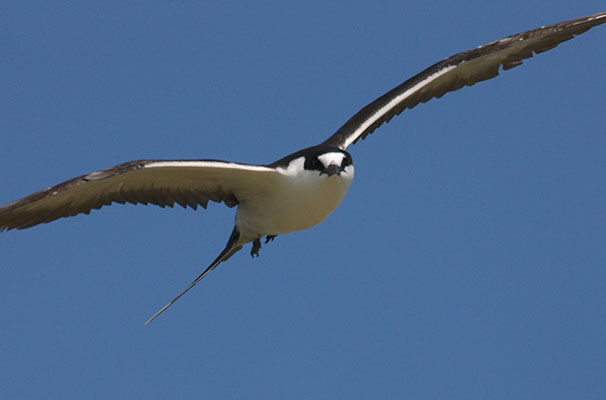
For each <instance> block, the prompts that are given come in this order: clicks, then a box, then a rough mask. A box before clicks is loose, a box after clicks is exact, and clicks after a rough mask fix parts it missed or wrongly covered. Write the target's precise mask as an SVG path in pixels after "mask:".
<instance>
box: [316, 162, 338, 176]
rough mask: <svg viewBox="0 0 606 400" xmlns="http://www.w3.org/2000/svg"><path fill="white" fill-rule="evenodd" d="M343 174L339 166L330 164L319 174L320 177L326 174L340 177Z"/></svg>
mask: <svg viewBox="0 0 606 400" xmlns="http://www.w3.org/2000/svg"><path fill="white" fill-rule="evenodd" d="M341 172H343V168H342V167H341V166H340V165H336V164H330V165H329V166H328V167H327V168H326V169H325V170H324V171H322V172H320V175H322V174H326V175H328V176H333V175H334V174H337V175H341Z"/></svg>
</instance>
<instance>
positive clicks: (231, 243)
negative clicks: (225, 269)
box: [145, 227, 242, 325]
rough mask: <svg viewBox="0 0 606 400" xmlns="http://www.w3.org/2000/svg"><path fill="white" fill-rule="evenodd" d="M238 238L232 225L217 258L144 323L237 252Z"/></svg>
mask: <svg viewBox="0 0 606 400" xmlns="http://www.w3.org/2000/svg"><path fill="white" fill-rule="evenodd" d="M239 238H240V232H238V228H237V227H234V230H233V231H232V232H231V236H230V237H229V240H228V241H227V245H225V248H224V249H223V251H222V252H221V253H220V254H219V255H218V256H217V258H215V260H214V261H213V262H212V263H211V264H210V265H209V266H208V268H206V269H205V270H204V272H202V273H201V274H200V276H199V277H197V278H196V279H195V280H194V281H193V282H192V283H191V284H190V285H189V286H188V287H187V288H186V289H185V290H184V291H182V292H181V293H179V295H178V296H177V297H175V298H174V299H172V301H171V302H170V303H168V304H167V305H165V306H164V307H162V309H161V310H160V311H158V312H157V313H155V314H154V316H153V317H151V318H150V319H148V320H147V321H145V325H147V324H149V323H150V322H152V321H153V320H154V319H155V318H156V317H157V316H158V315H160V314H162V313H163V312H164V311H166V309H167V308H168V307H170V306H172V305H173V304H174V303H175V302H176V301H177V300H179V299H180V298H181V296H183V295H184V294H185V293H187V292H188V291H189V289H191V288H193V287H194V286H196V283H198V282H200V281H201V280H202V278H204V277H205V276H206V274H208V273H209V272H210V271H212V270H213V269H215V267H216V266H217V265H219V264H221V263H222V262H223V261H225V260H227V259H228V258H229V257H231V256H232V255H233V254H234V253H235V252H237V251H238V250H240V249H241V248H242V246H241V245H240V246H236V244H237V243H238V239H239Z"/></svg>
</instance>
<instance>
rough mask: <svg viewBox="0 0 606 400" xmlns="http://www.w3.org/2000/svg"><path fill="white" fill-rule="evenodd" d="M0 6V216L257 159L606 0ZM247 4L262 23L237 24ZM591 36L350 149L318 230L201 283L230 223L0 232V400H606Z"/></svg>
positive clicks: (169, 214) (596, 38)
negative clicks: (165, 162) (29, 205)
mask: <svg viewBox="0 0 606 400" xmlns="http://www.w3.org/2000/svg"><path fill="white" fill-rule="evenodd" d="M7 3H8V2H5V3H3V5H2V6H0V38H1V39H0V46H1V49H0V52H1V53H2V62H1V63H0V87H1V88H2V89H1V91H2V94H1V96H0V108H1V110H2V111H1V113H2V118H0V132H1V134H0V135H1V139H2V140H1V144H0V184H1V187H2V190H1V191H0V203H2V204H5V203H8V202H10V201H13V200H15V199H17V198H20V197H23V196H25V195H27V194H30V193H32V192H34V191H37V190H40V189H42V188H45V187H47V186H50V185H52V184H56V183H58V182H61V181H63V180H66V179H69V178H72V177H74V176H77V175H80V174H83V173H88V172H91V171H95V170H98V169H101V168H105V167H109V166H112V165H115V164H118V163H121V162H124V161H129V160H132V159H143V158H163V159H171V158H216V159H227V160H234V161H240V162H251V163H267V162H272V161H275V160H276V159H278V158H280V157H282V156H283V155H285V154H288V153H290V152H293V151H295V150H298V149H300V148H302V147H305V146H309V145H313V144H316V143H319V142H320V141H323V140H324V139H325V138H326V137H327V136H329V135H330V134H332V133H333V132H334V131H335V130H336V129H337V128H338V127H339V126H340V125H341V124H342V123H343V122H344V121H345V120H347V118H349V117H350V116H351V115H352V114H353V113H355V112H356V111H357V110H358V109H360V108H361V107H362V106H364V105H365V104H367V103H368V102H370V101H371V100H372V99H374V98H375V97H377V96H379V95H381V94H382V93H384V92H385V91H387V90H389V89H391V88H392V87H394V86H395V85H397V84H399V83H400V82H402V81H404V80H405V79H407V78H408V77H410V76H411V75H413V74H415V73H417V72H419V71H420V70H422V69H424V68H426V67H427V66H429V65H430V64H433V63H434V62H436V61H438V60H440V59H442V58H445V57H447V56H450V55H452V54H454V53H457V52H459V51H463V50H466V49H468V48H472V47H475V46H477V45H480V44H483V43H486V42H489V41H492V40H495V39H498V38H501V37H503V36H506V35H509V34H513V33H516V32H519V31H524V30H527V29H531V28H535V27H538V26H541V25H545V24H549V23H554V22H559V21H562V20H566V19H570V18H575V17H580V16H583V15H587V14H592V13H595V12H599V11H604V3H603V1H589V0H578V1H574V2H571V1H554V0H550V1H532V2H529V1H508V2H485V1H469V2H461V1H456V2H447V1H428V2H411V1H394V2H382V1H373V2H367V3H366V2H350V1H348V2H333V3H328V4H327V3H326V2H304V3H300V4H296V5H293V4H289V3H287V2H254V3H253V2H250V3H248V2H208V1H205V2H188V1H172V2H128V4H123V2H115V3H112V2H64V3H62V4H61V5H58V4H56V3H53V5H50V4H49V3H48V2H27V1H23V2H13V4H7ZM253 4H254V5H253ZM605 42H606V29H604V27H603V26H602V27H598V28H596V29H594V30H592V31H590V32H587V33H586V34H584V35H582V36H580V37H578V38H576V39H575V40H573V41H570V42H567V43H564V44H563V45H561V46H560V47H558V48H557V49H555V50H553V51H550V52H548V53H544V54H541V55H540V56H538V57H536V58H534V59H531V60H528V61H527V62H526V63H525V64H524V66H522V67H520V68H516V69H514V70H512V71H508V72H506V73H504V74H502V75H501V76H500V77H499V78H498V79H495V80H491V81H489V82H484V83H482V84H478V85H476V86H474V87H473V88H467V89H464V90H461V91H459V92H456V93H452V94H448V95H446V96H445V97H444V98H443V99H441V100H437V101H435V100H434V101H431V102H430V103H428V104H424V105H421V106H419V107H417V108H415V109H414V110H412V111H406V112H405V113H403V114H402V115H401V116H400V117H398V118H395V119H394V120H393V121H392V122H391V123H389V124H387V125H385V126H383V127H382V128H380V129H379V130H378V131H376V132H375V133H374V134H373V135H372V136H371V137H370V138H368V139H367V140H366V141H364V142H361V143H358V144H356V145H354V146H353V147H351V148H350V152H351V154H352V156H353V159H354V164H355V165H356V178H355V181H354V184H353V185H352V188H351V189H350V191H349V193H348V195H347V197H346V199H345V201H344V202H343V204H342V205H341V206H340V207H339V208H338V209H337V210H336V211H335V213H334V214H333V215H331V216H330V217H329V218H328V219H327V220H326V221H325V222H324V223H322V224H321V225H319V226H317V227H315V228H313V229H311V230H308V231H305V232H300V233H297V234H290V235H284V236H280V237H278V238H277V239H276V240H275V241H274V242H273V243H271V244H269V245H267V246H264V247H263V249H262V250H261V257H259V258H255V259H254V260H253V259H251V258H250V256H249V255H248V250H247V251H243V252H240V253H238V254H237V255H236V256H234V257H233V258H232V259H230V260H229V261H228V262H227V263H225V264H223V265H221V266H220V268H218V269H216V270H215V271H213V272H212V273H211V274H210V275H209V276H208V277H207V278H206V279H205V280H204V281H203V282H201V283H200V284H199V285H198V286H197V287H196V288H195V289H194V290H192V291H190V292H189V293H188V294H187V295H186V296H185V297H183V298H182V299H181V300H180V301H179V302H178V303H177V304H176V305H175V306H173V307H172V308H171V309H170V310H169V311H168V312H166V313H165V314H163V315H162V316H161V318H158V319H157V320H155V321H154V322H153V323H152V324H150V325H148V326H144V325H143V322H144V321H145V320H146V319H147V318H148V317H149V316H151V315H152V314H153V313H154V312H156V311H157V310H158V309H159V308H160V307H162V306H163V305H164V304H165V303H166V302H167V301H168V300H170V299H171V298H172V297H173V296H175V295H176V294H177V293H179V292H180V291H181V290H182V289H183V288H184V287H185V286H186V285H187V284H189V282H191V280H192V279H193V278H195V277H196V276H197V275H198V274H199V273H200V271H201V270H202V269H203V268H205V267H206V266H207V264H208V263H209V262H210V261H211V260H212V259H214V257H215V256H216V255H217V254H218V252H219V251H220V250H221V249H222V248H223V246H224V244H225V241H226V240H227V238H228V236H229V233H230V232H231V229H232V224H233V210H230V209H227V208H226V207H222V206H220V205H216V204H215V205H212V206H210V207H209V209H208V210H207V211H198V212H193V211H191V210H183V209H181V208H179V209H161V208H158V207H152V206H149V207H143V206H137V207H135V206H113V207H109V208H105V209H103V210H102V211H98V212H93V213H92V215H90V216H80V217H77V218H71V219H64V220H61V221H57V222H55V223H52V224H49V225H44V226H38V227H35V228H33V229H28V230H25V231H18V232H15V231H11V232H4V233H1V234H0V265H1V266H2V268H1V269H0V301H1V302H2V304H3V310H2V312H1V316H2V317H1V318H2V329H1V330H0V331H1V333H0V339H1V340H0V359H1V360H2V362H1V363H0V397H2V398H62V399H65V398H217V399H243V398H314V399H321V398H330V399H334V398H349V399H353V398H465V399H471V398H491V399H511V398H550V399H558V398H561V399H570V398H584V399H603V398H605V397H606V379H604V377H605V376H606V339H605V338H606V323H605V321H606V311H605V308H604V306H605V305H606V288H605V282H606V268H605V266H606V246H605V243H606V189H605V185H604V183H605V182H606V151H605V150H606V132H605V131H604V97H605V94H606V80H604V69H605V68H606V52H604V43H605Z"/></svg>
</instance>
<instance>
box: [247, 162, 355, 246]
mask: <svg viewBox="0 0 606 400" xmlns="http://www.w3.org/2000/svg"><path fill="white" fill-rule="evenodd" d="M353 175H354V169H353V165H350V166H348V167H347V168H346V170H345V171H344V172H343V173H341V174H340V175H333V176H330V177H329V176H328V175H326V174H323V175H320V174H319V172H317V171H302V172H300V173H299V174H297V175H295V176H293V175H287V174H285V175H283V176H280V177H279V179H278V182H277V183H276V185H275V186H274V187H273V190H272V193H271V196H267V197H265V198H264V199H263V200H264V201H261V200H257V199H247V200H245V201H242V202H241V203H240V205H239V206H238V210H237V212H236V225H237V227H238V229H239V230H240V235H241V240H243V241H250V240H254V239H256V238H259V237H261V236H266V235H280V234H284V233H289V232H295V231H300V230H304V229H308V228H311V227H312V226H315V225H317V224H319V223H320V222H322V221H323V220H324V219H326V217H328V216H329V215H330V214H331V213H332V212H333V211H334V210H335V209H336V208H337V206H338V205H339V204H341V201H343V198H344V197H345V194H346V193H347V190H348V189H349V186H350V185H351V182H352V180H353Z"/></svg>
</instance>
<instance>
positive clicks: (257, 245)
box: [250, 239, 267, 258]
mask: <svg viewBox="0 0 606 400" xmlns="http://www.w3.org/2000/svg"><path fill="white" fill-rule="evenodd" d="M265 243H267V242H265ZM259 250H261V241H260V240H259V239H255V240H254V241H253V246H252V249H250V255H251V257H253V258H254V257H255V256H256V257H259Z"/></svg>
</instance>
